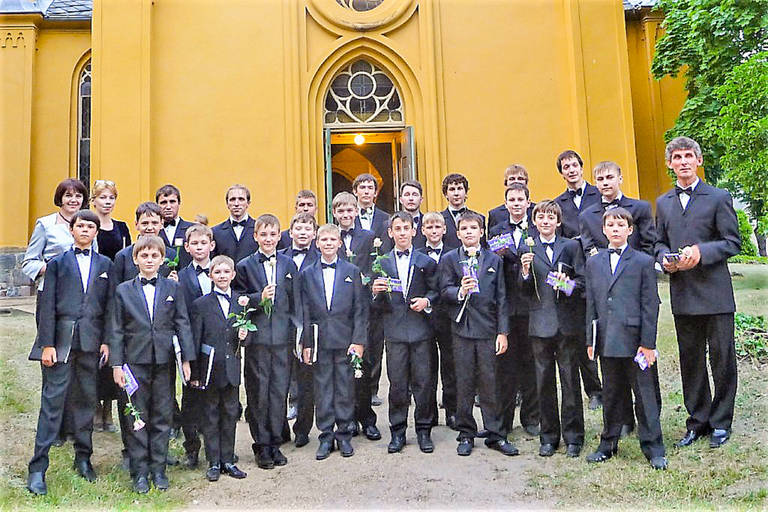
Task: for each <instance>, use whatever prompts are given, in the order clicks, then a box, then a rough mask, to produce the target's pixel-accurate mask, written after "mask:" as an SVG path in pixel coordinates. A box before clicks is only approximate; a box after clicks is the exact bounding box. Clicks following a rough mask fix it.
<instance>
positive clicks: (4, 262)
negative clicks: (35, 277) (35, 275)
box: [0, 247, 34, 297]
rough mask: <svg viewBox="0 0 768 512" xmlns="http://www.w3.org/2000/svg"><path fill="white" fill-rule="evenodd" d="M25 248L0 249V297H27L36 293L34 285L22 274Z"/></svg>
mask: <svg viewBox="0 0 768 512" xmlns="http://www.w3.org/2000/svg"><path fill="white" fill-rule="evenodd" d="M25 250H26V248H25V247H2V248H0V297H25V296H29V295H32V294H33V292H34V283H33V282H32V281H31V280H30V279H29V278H28V277H27V276H25V275H24V274H23V273H22V272H21V262H22V261H23V260H24V251H25Z"/></svg>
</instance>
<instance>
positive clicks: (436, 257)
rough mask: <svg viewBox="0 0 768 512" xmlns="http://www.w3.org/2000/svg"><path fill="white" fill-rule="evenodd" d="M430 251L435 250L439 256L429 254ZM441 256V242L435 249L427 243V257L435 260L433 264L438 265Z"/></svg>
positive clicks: (434, 253)
mask: <svg viewBox="0 0 768 512" xmlns="http://www.w3.org/2000/svg"><path fill="white" fill-rule="evenodd" d="M430 249H437V250H438V251H440V254H438V253H436V252H432V253H430V252H429V250H430ZM442 254H443V243H442V242H440V244H439V245H437V246H435V247H433V246H432V245H430V244H429V242H427V256H429V257H430V258H432V259H433V260H435V263H440V256H442Z"/></svg>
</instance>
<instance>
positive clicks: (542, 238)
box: [539, 234, 557, 244]
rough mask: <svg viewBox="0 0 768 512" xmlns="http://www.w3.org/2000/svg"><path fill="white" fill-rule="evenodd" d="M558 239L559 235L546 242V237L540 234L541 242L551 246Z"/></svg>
mask: <svg viewBox="0 0 768 512" xmlns="http://www.w3.org/2000/svg"><path fill="white" fill-rule="evenodd" d="M556 239H557V234H554V235H552V238H551V239H550V240H545V239H544V235H542V234H539V241H540V242H541V243H543V244H551V243H552V242H554V241H555V240H556Z"/></svg>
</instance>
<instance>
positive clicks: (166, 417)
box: [128, 363, 175, 477]
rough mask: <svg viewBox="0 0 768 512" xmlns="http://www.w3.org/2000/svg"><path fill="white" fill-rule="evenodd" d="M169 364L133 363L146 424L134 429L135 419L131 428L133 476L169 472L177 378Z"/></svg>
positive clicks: (137, 404)
mask: <svg viewBox="0 0 768 512" xmlns="http://www.w3.org/2000/svg"><path fill="white" fill-rule="evenodd" d="M173 365H175V363H167V364H131V365H129V366H130V368H131V371H132V372H133V375H134V377H136V380H137V381H138V383H139V389H138V390H137V391H136V392H135V393H134V394H133V396H132V397H131V401H132V402H133V405H134V406H135V407H136V409H138V410H139V412H140V413H141V419H142V420H143V421H144V423H145V424H146V425H145V426H144V428H142V429H141V430H133V426H132V425H133V418H132V417H131V418H128V423H129V424H130V425H131V426H130V427H129V430H128V456H129V457H130V459H131V476H133V477H136V476H138V475H147V474H148V473H149V472H152V473H157V472H160V471H165V463H166V460H167V458H168V441H169V436H168V434H169V433H170V430H171V421H173V384H174V383H173V381H171V371H170V370H169V369H168V367H169V366H173Z"/></svg>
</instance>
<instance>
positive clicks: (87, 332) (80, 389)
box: [27, 210, 112, 495]
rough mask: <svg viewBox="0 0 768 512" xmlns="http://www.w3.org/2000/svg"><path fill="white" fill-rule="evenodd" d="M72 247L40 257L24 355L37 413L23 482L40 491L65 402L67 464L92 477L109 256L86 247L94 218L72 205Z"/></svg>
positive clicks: (104, 349) (104, 354)
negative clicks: (30, 343) (33, 367)
mask: <svg viewBox="0 0 768 512" xmlns="http://www.w3.org/2000/svg"><path fill="white" fill-rule="evenodd" d="M69 226H70V232H71V233H72V236H73V238H74V241H75V243H74V247H73V249H71V250H69V251H66V252H65V253H63V254H61V255H59V256H57V257H56V258H53V259H52V260H51V261H49V262H48V267H47V269H46V273H45V285H44V287H43V292H42V294H41V296H40V315H39V319H40V321H39V323H38V336H37V338H36V339H35V346H34V347H33V348H32V353H31V354H30V359H33V360H36V361H40V362H41V366H40V368H41V370H42V380H43V382H42V390H41V397H40V414H39V416H38V420H37V431H36V433H35V451H34V455H33V456H32V460H30V461H29V476H28V478H27V489H29V491H30V492H32V493H33V494H38V495H43V494H46V493H47V492H48V490H47V486H46V483H45V472H46V471H47V469H48V463H49V461H48V452H49V450H50V448H51V446H52V445H53V443H54V441H55V440H56V439H57V437H58V433H59V429H60V428H61V422H62V419H63V417H64V410H65V408H66V409H68V410H69V411H70V412H71V415H72V418H73V427H74V436H75V442H74V448H75V464H74V466H75V470H76V471H77V473H78V474H79V475H80V476H81V477H83V478H85V479H86V480H88V481H89V482H92V481H94V480H95V479H96V473H95V472H94V470H93V466H92V465H91V454H92V453H93V442H92V435H93V413H94V406H95V404H96V401H97V389H96V388H97V384H98V368H99V354H101V357H102V358H103V359H106V358H107V357H108V356H109V347H108V346H107V345H106V344H104V343H103V342H102V340H103V339H104V336H103V334H104V332H103V331H104V320H105V316H106V314H105V313H106V304H107V301H108V299H109V292H110V286H109V275H110V273H111V272H110V271H111V268H112V262H111V261H110V260H109V258H107V257H105V256H102V255H101V254H98V253H97V252H96V251H94V250H93V247H92V244H93V239H94V238H95V237H96V233H98V231H99V217H98V216H97V215H96V214H95V213H93V212H91V211H89V210H80V211H79V212H77V213H75V214H74V215H73V216H72V219H71V220H70V222H69Z"/></svg>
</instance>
